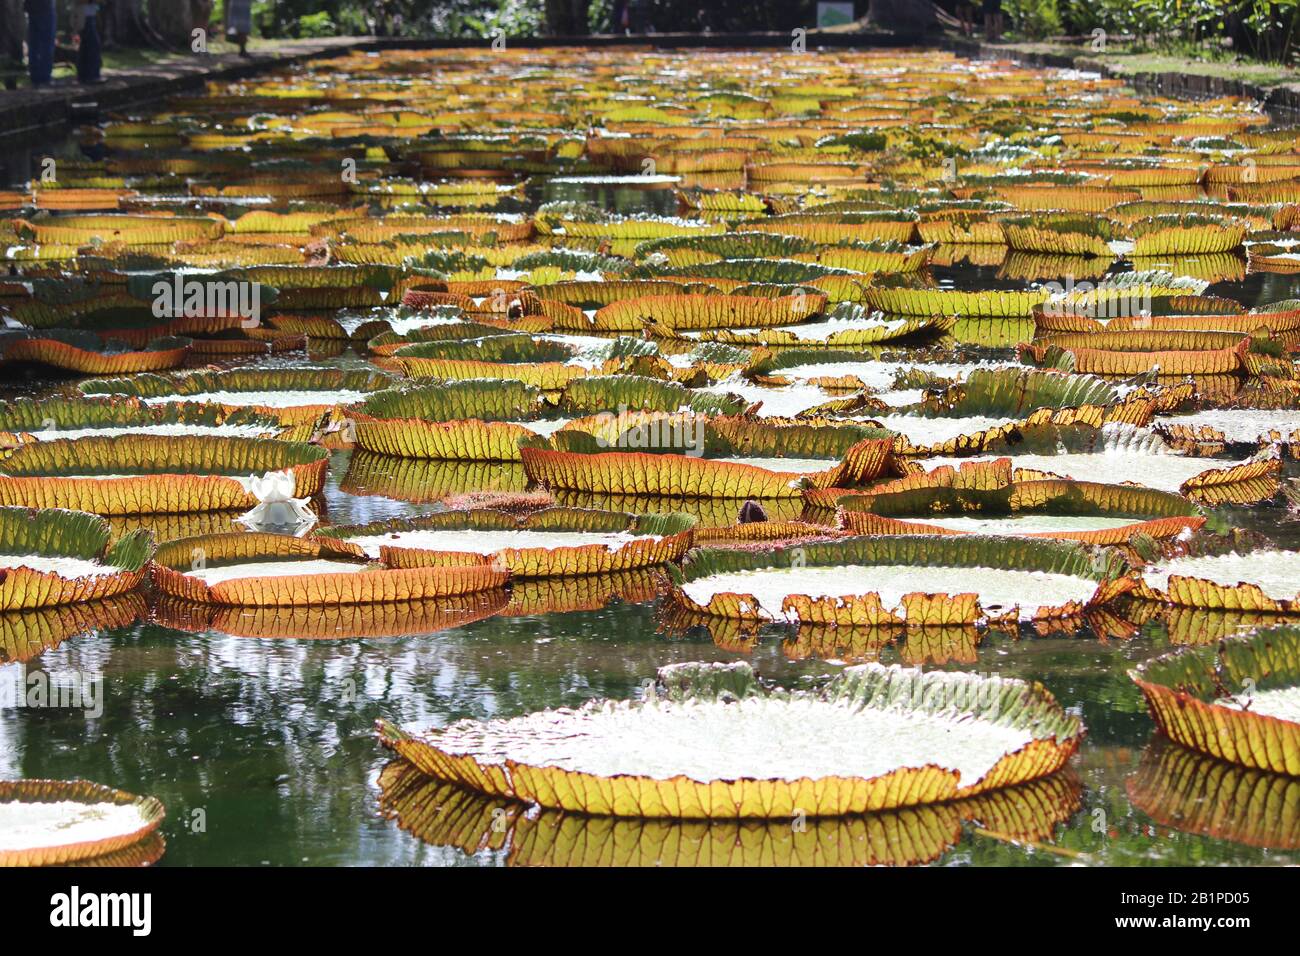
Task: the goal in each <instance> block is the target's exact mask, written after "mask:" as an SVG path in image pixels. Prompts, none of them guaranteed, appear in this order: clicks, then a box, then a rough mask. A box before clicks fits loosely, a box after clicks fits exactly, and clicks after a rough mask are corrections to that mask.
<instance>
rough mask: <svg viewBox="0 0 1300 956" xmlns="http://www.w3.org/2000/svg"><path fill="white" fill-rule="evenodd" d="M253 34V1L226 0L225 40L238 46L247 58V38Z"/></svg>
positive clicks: (241, 54)
mask: <svg viewBox="0 0 1300 956" xmlns="http://www.w3.org/2000/svg"><path fill="white" fill-rule="evenodd" d="M252 32H253V0H226V39H227V40H230V41H231V42H232V43H237V44H239V55H240V56H248V36H249V34H251V33H252Z"/></svg>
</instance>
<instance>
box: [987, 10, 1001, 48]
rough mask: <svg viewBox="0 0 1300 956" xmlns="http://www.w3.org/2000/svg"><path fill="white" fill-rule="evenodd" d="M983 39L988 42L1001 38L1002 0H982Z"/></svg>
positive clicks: (994, 41) (995, 41)
mask: <svg viewBox="0 0 1300 956" xmlns="http://www.w3.org/2000/svg"><path fill="white" fill-rule="evenodd" d="M984 39H985V40H986V41H988V42H989V43H997V42H998V41H999V40H1001V39H1002V0H984Z"/></svg>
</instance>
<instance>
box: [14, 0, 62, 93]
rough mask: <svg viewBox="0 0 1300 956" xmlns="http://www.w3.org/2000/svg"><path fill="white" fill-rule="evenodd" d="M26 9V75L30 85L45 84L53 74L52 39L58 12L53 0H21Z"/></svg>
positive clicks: (53, 38) (56, 24)
mask: <svg viewBox="0 0 1300 956" xmlns="http://www.w3.org/2000/svg"><path fill="white" fill-rule="evenodd" d="M23 9H24V10H26V11H27V75H28V76H30V77H31V78H32V86H45V85H46V84H48V83H49V82H50V80H51V79H52V78H53V76H54V40H55V33H56V31H57V29H58V14H57V13H56V11H55V9H54V0H23Z"/></svg>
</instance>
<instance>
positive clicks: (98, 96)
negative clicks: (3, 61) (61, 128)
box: [0, 37, 375, 136]
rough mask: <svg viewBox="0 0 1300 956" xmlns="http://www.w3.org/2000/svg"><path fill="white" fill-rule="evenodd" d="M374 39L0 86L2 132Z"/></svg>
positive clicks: (295, 44) (285, 45)
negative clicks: (81, 79) (95, 77)
mask: <svg viewBox="0 0 1300 956" xmlns="http://www.w3.org/2000/svg"><path fill="white" fill-rule="evenodd" d="M374 43H375V39H374V37H328V38H324V39H319V40H285V41H283V42H281V43H279V44H277V46H276V48H275V49H274V50H261V51H251V50H250V51H249V55H248V56H246V57H241V56H239V55H238V54H237V53H228V54H209V55H207V56H194V57H188V58H187V57H182V56H177V57H176V58H174V59H168V60H166V61H164V62H161V63H153V64H149V65H147V66H138V67H131V68H129V69H121V70H107V69H106V70H105V71H104V80H105V82H103V83H98V84H95V85H93V86H82V85H81V84H80V83H78V82H77V81H76V80H75V79H64V80H56V81H55V82H54V83H53V84H51V85H50V86H46V87H42V88H40V89H32V88H31V87H28V86H25V85H24V86H22V87H20V88H19V89H16V90H0V136H4V135H9V134H12V133H21V132H25V131H28V130H32V129H35V128H38V127H42V126H51V125H57V124H62V123H67V122H70V121H72V120H73V119H74V118H77V117H79V116H83V115H84V114H85V113H86V112H87V111H90V110H115V109H124V108H126V107H130V106H134V105H136V104H140V103H145V102H148V101H150V100H155V99H159V98H161V97H163V96H167V95H169V94H171V93H175V92H177V91H179V90H183V89H187V88H195V87H197V86H199V85H201V84H203V83H205V82H207V81H208V80H233V79H239V78H240V77H245V76H252V75H253V74H255V73H260V72H262V71H264V70H267V69H270V68H272V67H275V66H280V65H283V64H286V63H296V62H299V61H301V60H308V59H311V58H313V57H318V56H333V55H338V54H341V53H346V52H347V51H348V50H352V49H356V48H358V47H363V46H367V45H372V44H374ZM22 82H23V83H24V84H25V83H26V80H25V79H24V80H23V81H22Z"/></svg>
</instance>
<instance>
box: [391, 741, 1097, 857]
mask: <svg viewBox="0 0 1300 956" xmlns="http://www.w3.org/2000/svg"><path fill="white" fill-rule="evenodd" d="M379 788H380V797H379V805H380V810H381V812H382V813H383V814H384V815H385V816H387V817H390V818H391V819H393V820H395V821H396V823H397V825H398V826H399V827H401V828H402V829H403V830H406V831H408V832H409V833H411V834H412V835H413V836H415V837H417V838H418V839H420V840H422V841H423V842H425V843H428V844H431V845H433V846H437V847H447V848H452V849H455V850H457V851H459V852H460V853H463V854H468V855H471V856H473V855H475V854H491V855H492V856H494V857H496V858H497V859H498V861H499V862H501V863H504V864H505V865H506V866H915V865H917V864H920V863H932V862H934V861H936V860H939V859H940V858H942V857H943V855H944V854H945V853H947V852H948V851H949V850H951V849H952V848H953V847H955V846H957V845H958V844H959V843H960V842H961V841H962V839H963V835H964V831H965V828H967V827H970V828H977V829H979V830H980V831H982V832H984V833H986V834H989V835H995V836H996V838H997V839H1002V840H1007V841H1011V842H1016V843H1040V842H1043V841H1048V840H1051V839H1052V837H1053V835H1054V832H1055V830H1056V827H1057V826H1058V825H1059V824H1061V823H1063V822H1065V821H1066V820H1068V819H1069V818H1070V817H1071V816H1072V815H1073V814H1074V812H1075V811H1076V810H1077V809H1078V808H1079V803H1080V792H1081V787H1080V784H1079V781H1078V779H1077V778H1076V777H1075V776H1074V775H1073V774H1071V773H1070V772H1069V771H1065V772H1062V773H1058V774H1055V775H1054V776H1052V777H1047V778H1045V779H1043V780H1039V781H1035V782H1033V783H1029V784H1025V785H1023V786H1020V787H1013V788H1006V789H1003V790H997V791H993V792H992V793H988V794H984V795H981V796H979V797H974V798H971V799H968V800H960V801H954V802H952V803H941V804H934V805H931V806H921V807H909V808H906V809H902V810H896V811H891V812H887V813H872V814H864V815H861V816H852V817H830V818H823V819H817V818H810V819H798V820H778V821H764V820H713V821H704V820H636V819H628V818H620V817H591V816H584V815H581V814H573V813H562V812H560V811H555V810H546V809H539V808H529V807H527V806H525V805H523V804H519V803H512V802H509V801H504V800H494V799H490V798H487V797H484V796H482V795H480V794H476V793H472V792H470V791H467V790H464V789H461V788H459V787H455V786H452V785H450V784H446V783H442V782H440V781H437V780H433V779H431V778H430V777H427V776H425V775H424V774H423V773H421V772H420V771H419V770H417V769H416V768H415V767H414V766H413V765H411V764H409V763H407V762H405V761H403V760H394V761H392V762H391V763H389V764H388V765H387V766H386V767H384V769H383V771H382V773H381V774H380V776H379Z"/></svg>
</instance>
